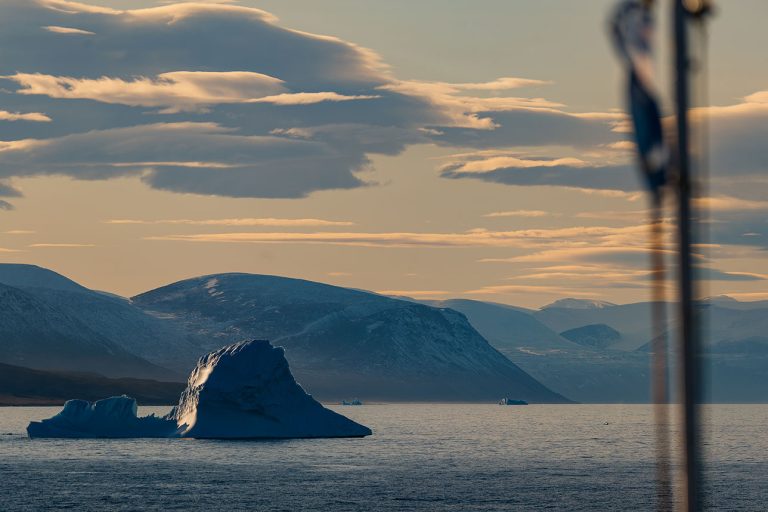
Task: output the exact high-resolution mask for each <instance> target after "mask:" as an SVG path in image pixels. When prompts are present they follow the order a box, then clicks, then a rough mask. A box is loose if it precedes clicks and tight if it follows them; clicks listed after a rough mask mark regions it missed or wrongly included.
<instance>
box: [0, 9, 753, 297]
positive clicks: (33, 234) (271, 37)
mask: <svg viewBox="0 0 768 512" xmlns="http://www.w3.org/2000/svg"><path fill="white" fill-rule="evenodd" d="M662 4H664V2H662ZM612 5H614V2H612V1H600V0H594V1H589V2H572V1H569V0H516V1H510V0H479V1H472V2H468V1H458V0H420V1H419V2H405V1H402V0H392V1H388V2H374V1H367V0H365V1H363V0H324V1H323V2H316V1H314V0H279V1H278V0H264V1H256V0H247V1H241V2H224V3H221V2H219V3H216V2H207V3H206V2H197V3H191V2H188V3H169V2H155V1H149V0H136V1H134V0H132V1H127V0H126V1H117V0H112V1H109V0H100V1H99V2H95V1H94V2H88V3H76V2H69V1H64V0H46V1H42V0H41V1H29V0H2V1H0V68H2V69H1V70H0V259H1V260H2V261H6V262H20V263H32V264H37V265H41V266H45V267H47V268H51V269H53V270H56V271H58V272H61V273H63V274H65V275H67V276H69V277H71V278H73V279H75V280H77V281H78V282H80V283H82V284H84V285H86V286H88V287H91V288H95V289H101V290H106V291H110V292H114V293H119V294H122V295H125V296H131V295H134V294H137V293H140V292H143V291H146V290H149V289H152V288H155V287H158V286H161V285H164V284H168V283H171V282H173V281H176V280H179V279H184V278H188V277H193V276H197V275H203V274H212V273H219V272H252V273H262V274H276V275H284V276H289V277H298V278H304V279H311V280H315V281H321V282H326V283H330V284H336V285H340V286H347V287H354V288H362V289H368V290H374V291H378V292H381V293H387V294H396V295H407V296H411V297H416V298H434V299H445V298H452V297H465V298H472V299H477V300H488V301H494V302H503V303H509V304H516V305H521V306H527V307H538V306H540V305H543V304H546V303H548V302H551V301H552V300H556V299H559V298H563V297H578V298H591V299H601V300H608V301H612V302H617V303H626V302H635V301H640V300H645V299H646V298H647V296H648V290H647V284H648V271H647V261H646V260H647V255H646V252H645V248H646V244H647V232H648V226H647V212H646V198H645V197H644V195H643V193H642V191H641V188H640V182H639V180H638V179H637V178H636V176H635V172H636V171H635V169H634V166H633V157H632V145H631V143H629V140H630V139H631V134H629V133H627V129H626V122H625V119H624V117H623V114H622V113H621V108H622V105H623V99H622V98H623V96H622V75H621V69H620V67H619V65H618V63H617V60H616V58H615V57H614V55H613V53H612V51H611V48H610V46H609V44H608V41H607V38H606V19H607V17H608V14H609V13H610V10H611V7H612ZM658 14H659V18H660V19H659V26H658V29H659V30H658V34H657V38H656V40H657V43H658V46H659V52H658V54H659V55H658V58H659V61H660V64H659V65H658V68H659V69H658V71H659V86H660V91H661V94H662V99H663V104H664V108H665V110H666V111H669V109H670V108H671V102H670V101H669V95H668V94H667V91H668V90H669V89H670V84H669V76H668V73H667V71H668V67H669V65H668V64H662V63H668V62H669V61H668V55H667V51H666V47H667V43H668V39H669V37H668V23H667V19H666V14H667V13H666V12H659V13H658ZM766 15H768V4H766V3H765V2H763V1H759V0H754V1H752V0H740V1H739V2H728V3H725V2H722V5H719V9H718V12H717V14H716V16H715V17H714V18H713V19H712V21H711V26H710V27H709V30H708V41H709V44H708V50H707V56H708V58H707V59H706V63H707V64H706V66H704V67H703V73H702V75H703V76H705V77H708V79H707V80H703V79H700V80H697V82H696V83H697V84H706V86H707V87H706V91H707V94H706V95H705V94H703V93H701V91H702V90H703V89H700V90H699V91H698V92H699V94H698V95H697V98H698V105H699V108H698V109H697V110H696V111H695V112H694V113H693V114H692V117H693V120H694V126H695V127H697V128H699V130H698V132H697V133H699V134H702V133H707V134H708V137H707V139H706V141H707V144H706V148H707V151H706V152H704V153H702V154H705V155H706V162H708V164H709V165H708V166H707V172H708V176H709V180H708V181H707V187H706V189H702V196H703V197H702V199H701V200H700V202H699V204H700V205H702V206H707V207H708V210H709V217H708V218H707V221H706V226H707V230H706V237H705V239H704V240H702V245H701V247H700V248H699V251H698V252H699V255H698V261H700V267H701V269H702V272H701V275H702V276H703V277H702V279H703V281H702V285H703V286H702V293H703V294H705V295H716V294H729V295H732V296H734V297H736V298H739V299H741V300H755V299H764V298H768V287H766V279H768V275H766V274H765V273H764V272H766V268H765V265H764V264H763V255H764V251H765V248H766V247H768V245H767V244H768V239H767V238H766V237H767V236H768V229H766V222H767V220H768V215H766V213H767V212H768V199H766V196H767V195H766V194H765V190H766V182H767V180H766V178H765V170H766V166H768V153H766V151H765V148H764V146H765V144H764V141H765V140H766V138H767V137H768V67H766V66H765V65H764V62H763V61H764V56H763V49H764V48H766V47H768V34H766V33H765V31H764V30H762V27H761V20H764V19H766ZM701 41H703V38H702V39H699V38H698V36H697V39H696V40H695V41H694V47H695V48H697V49H700V48H704V46H703V45H702V44H701ZM761 63H762V65H760V64H761ZM704 127H708V131H707V132H705V131H704V129H703V128H704ZM698 140H699V141H704V140H705V139H704V138H703V137H700V138H699V139H698ZM697 147H699V148H702V147H704V145H702V144H700V145H698V146H697ZM670 214H671V210H670ZM667 227H668V230H669V232H670V239H669V244H672V243H673V240H672V238H671V233H672V228H673V226H672V225H671V219H670V223H669V224H668V226H667ZM670 248H671V245H670Z"/></svg>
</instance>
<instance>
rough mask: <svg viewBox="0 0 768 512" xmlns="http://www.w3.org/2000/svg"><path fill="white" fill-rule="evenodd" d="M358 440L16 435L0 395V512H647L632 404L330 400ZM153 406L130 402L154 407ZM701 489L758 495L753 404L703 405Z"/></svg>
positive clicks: (762, 431)
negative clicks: (360, 428) (356, 428)
mask: <svg viewBox="0 0 768 512" xmlns="http://www.w3.org/2000/svg"><path fill="white" fill-rule="evenodd" d="M330 407H332V408H333V409H335V410H337V411H339V412H341V413H342V414H345V415H347V416H349V417H350V418H352V419H354V420H355V421H358V422H360V423H363V424H364V425H367V426H369V427H371V428H372V429H373V431H374V435H373V436H370V437H367V438H364V439H326V440H323V439H317V440H292V441H266V442H265V441H261V442H246V441H208V440H205V441H204V440H192V439H184V440H182V439H174V440H164V439H136V440H50V439H29V438H28V437H27V436H26V433H25V427H26V425H27V423H28V422H29V421H31V420H40V419H42V418H46V417H50V416H51V415H53V414H55V413H56V412H58V411H59V410H60V408H59V407H8V408H0V434H2V435H0V511H3V512H5V511H16V510H75V511H90V510H119V511H122V510H126V511H127V510H186V511H192V510H205V511H219V510H222V511H240V510H265V511H267V510H268V511H302V510H323V511H326V512H331V511H378V510H384V511H401V510H402V511H427V510H429V511H431V510H450V511H497V510H498V511H501V510H505V511H506V510H568V511H570V510H574V511H575V510H652V509H653V507H654V505H655V493H656V488H655V483H654V482H655V463H654V461H655V448H654V432H655V430H654V423H653V409H652V408H651V407H650V406H646V405H528V406H499V405H491V404H489V405H477V404H472V405H469V404H451V405H447V404H381V405H363V406H360V407H342V406H330ZM167 410H168V409H167V408H153V407H145V408H141V410H140V413H141V414H147V413H149V412H155V413H160V414H163V413H165V412H166V411H167ZM704 412H705V421H706V425H707V428H706V436H705V439H706V446H705V455H706V471H705V484H706V490H707V503H708V506H709V507H711V509H712V510H754V511H762V510H766V507H768V435H766V434H767V433H768V432H767V430H768V405H714V406H708V407H707V408H706V410H705V411H704Z"/></svg>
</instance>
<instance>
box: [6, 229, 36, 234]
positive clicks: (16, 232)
mask: <svg viewBox="0 0 768 512" xmlns="http://www.w3.org/2000/svg"><path fill="white" fill-rule="evenodd" d="M35 233H37V232H36V231H30V230H28V229H12V230H10V231H3V234H4V235H34V234H35Z"/></svg>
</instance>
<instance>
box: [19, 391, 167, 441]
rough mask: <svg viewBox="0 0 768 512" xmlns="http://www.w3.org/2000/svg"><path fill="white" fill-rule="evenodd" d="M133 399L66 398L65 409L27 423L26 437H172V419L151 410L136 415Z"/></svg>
mask: <svg viewBox="0 0 768 512" xmlns="http://www.w3.org/2000/svg"><path fill="white" fill-rule="evenodd" d="M136 410H137V407H136V400H135V399H134V398H131V397H128V396H113V397H112V398H105V399H104V400H97V401H96V402H88V401H87V400H68V401H67V403H65V404H64V409H62V411H61V412H60V413H59V414H57V415H56V416H53V417H52V418H48V419H47V420H43V421H33V422H31V423H30V424H29V426H28V427H27V434H29V437H32V438H35V437H69V438H84V437H86V438H92V437H94V438H98V437H104V438H113V437H173V436H175V435H176V432H177V430H178V429H177V425H176V422H175V421H172V420H170V419H167V418H159V417H157V416H155V415H154V414H152V415H150V416H144V417H143V418H139V417H137V416H136Z"/></svg>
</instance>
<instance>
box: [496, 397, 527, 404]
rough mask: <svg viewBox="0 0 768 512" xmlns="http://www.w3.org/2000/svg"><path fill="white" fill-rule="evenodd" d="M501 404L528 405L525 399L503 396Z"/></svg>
mask: <svg viewBox="0 0 768 512" xmlns="http://www.w3.org/2000/svg"><path fill="white" fill-rule="evenodd" d="M499 405H528V402H526V401H525V400H515V399H513V398H502V399H501V400H499Z"/></svg>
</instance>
